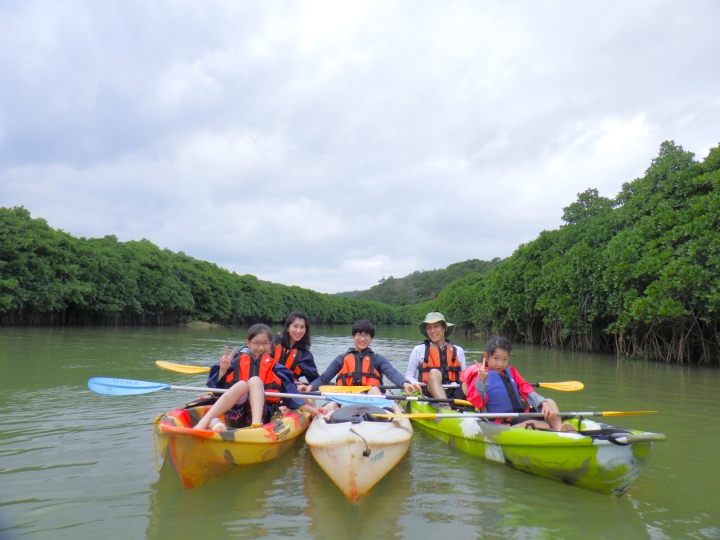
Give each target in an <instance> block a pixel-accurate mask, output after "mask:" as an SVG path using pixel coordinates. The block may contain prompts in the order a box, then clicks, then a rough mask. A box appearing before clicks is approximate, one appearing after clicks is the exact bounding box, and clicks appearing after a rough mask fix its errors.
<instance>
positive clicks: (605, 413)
mask: <svg viewBox="0 0 720 540" xmlns="http://www.w3.org/2000/svg"><path fill="white" fill-rule="evenodd" d="M656 412H657V411H603V412H602V413H601V414H602V416H635V415H638V414H653V413H656Z"/></svg>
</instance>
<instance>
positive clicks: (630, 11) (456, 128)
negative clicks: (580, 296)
mask: <svg viewBox="0 0 720 540" xmlns="http://www.w3.org/2000/svg"><path fill="white" fill-rule="evenodd" d="M719 20H720V3H719V2H716V1H712V0H708V1H704V2H703V1H693V0H690V1H688V2H682V3H680V2H677V1H672V2H671V1H663V0H654V1H635V2H626V1H613V0H610V1H583V2H577V1H563V0H556V1H545V2H538V1H535V0H532V1H530V0H529V1H520V0H506V1H483V2H470V1H469V2H454V1H443V2H437V1H435V2H429V1H422V0H412V1H409V0H408V1H394V2H387V1H382V2H373V1H363V2H343V1H337V0H334V1H327V2H326V1H313V0H308V1H304V2H281V1H278V2H237V1H236V0H228V1H220V0H218V1H215V0H207V1H202V2H197V1H195V0H193V1H186V0H172V1H163V0H142V1H135V0H123V1H115V0H104V1H103V2H96V1H89V0H88V1H82V0H65V1H64V0H59V1H50V0H2V1H1V2H0V206H5V207H13V206H24V207H25V208H27V209H28V210H29V211H30V212H31V214H32V215H33V217H36V218H44V219H45V220H47V222H48V223H49V224H50V226H52V227H54V228H59V229H62V230H64V231H66V232H69V233H71V234H73V235H75V236H79V237H102V236H105V235H108V234H112V235H115V236H117V237H118V239H120V240H122V241H126V240H139V239H142V238H146V239H148V240H150V241H151V242H153V243H155V244H157V245H158V246H160V247H161V248H168V249H171V250H173V251H183V252H185V253H186V254H188V255H191V256H193V257H196V258H198V259H203V260H208V261H212V262H214V263H216V264H218V265H219V266H221V267H223V268H227V269H229V270H231V271H235V272H238V273H240V274H246V273H249V274H253V275H255V276H257V277H258V278H260V279H264V280H269V281H273V282H277V283H283V284H287V285H299V286H302V287H307V288H311V289H314V290H317V291H321V292H329V293H334V292H339V291H347V290H356V289H367V288H369V287H370V286H372V285H374V284H375V283H377V282H378V280H380V279H381V278H383V277H388V276H391V275H392V276H395V277H400V276H403V275H406V274H409V273H411V272H413V271H415V270H426V269H433V268H443V267H445V266H447V265H449V264H452V263H454V262H458V261H463V260H467V259H473V258H477V259H484V260H491V259H493V258H495V257H503V258H504V257H507V256H509V255H511V254H512V253H513V251H514V250H515V249H516V248H517V247H518V246H519V245H520V244H522V243H525V242H529V241H531V240H533V239H534V238H536V237H537V235H538V234H539V233H540V232H541V231H542V230H549V229H555V228H557V227H559V226H561V225H562V220H561V216H562V213H563V207H565V206H567V205H569V204H571V203H572V202H573V201H575V200H576V198H577V194H578V193H580V192H582V191H585V190H586V189H588V188H596V189H598V190H599V192H600V194H601V195H603V196H605V197H611V198H612V197H614V196H615V195H616V194H617V193H618V191H619V190H620V189H621V187H622V184H623V183H625V182H630V181H632V180H633V179H634V178H637V177H639V176H642V175H643V173H644V171H645V169H646V168H647V167H648V166H649V165H650V162H651V160H652V159H653V158H654V157H656V156H657V154H658V149H659V146H660V143H661V142H663V141H665V140H674V141H675V142H676V143H677V144H680V145H682V146H683V147H684V148H685V149H686V150H689V151H692V152H695V154H696V156H697V158H698V159H702V158H703V157H704V156H706V155H707V153H708V152H709V149H710V148H711V147H715V146H717V145H718V143H720V32H718V31H717V24H718V22H717V21H719Z"/></svg>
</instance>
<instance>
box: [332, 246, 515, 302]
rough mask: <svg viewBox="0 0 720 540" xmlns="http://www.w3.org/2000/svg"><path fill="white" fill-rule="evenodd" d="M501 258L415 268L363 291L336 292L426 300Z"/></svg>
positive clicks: (366, 297)
mask: <svg viewBox="0 0 720 540" xmlns="http://www.w3.org/2000/svg"><path fill="white" fill-rule="evenodd" d="M500 261H501V259H500V258H495V259H493V260H492V261H481V260H479V259H470V260H469V261H464V262H459V263H455V264H451V265H450V266H448V267H447V268H442V269H440V270H418V271H415V272H413V273H412V274H408V275H407V276H405V277H401V278H394V277H392V276H390V277H389V278H387V279H385V278H383V279H381V280H380V282H379V283H378V284H377V285H374V286H373V287H370V289H368V290H366V291H348V292H341V293H337V294H338V296H349V297H353V298H361V299H363V300H374V301H376V302H383V303H385V304H391V305H394V306H407V305H412V304H419V303H420V302H425V301H427V300H434V299H435V297H436V296H437V294H438V293H439V292H440V291H442V290H443V289H444V288H445V287H447V286H448V285H449V284H450V283H452V282H453V281H456V280H458V279H460V278H462V277H464V276H466V275H467V274H469V273H471V272H477V273H479V274H487V273H488V272H489V271H490V270H492V269H493V268H494V267H495V266H497V265H498V263H499V262H500Z"/></svg>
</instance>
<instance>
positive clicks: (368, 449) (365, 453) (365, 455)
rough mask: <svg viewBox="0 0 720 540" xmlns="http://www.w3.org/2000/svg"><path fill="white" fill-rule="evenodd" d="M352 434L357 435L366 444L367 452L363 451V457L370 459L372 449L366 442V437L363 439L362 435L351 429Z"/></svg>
mask: <svg viewBox="0 0 720 540" xmlns="http://www.w3.org/2000/svg"><path fill="white" fill-rule="evenodd" d="M350 433H354V434H355V435H357V436H358V437H360V438H361V439H362V440H363V442H364V443H365V450H363V453H362V455H363V457H370V454H371V453H372V452H370V447H369V446H368V443H367V441H366V440H365V437H363V436H362V435H360V434H359V433H358V432H357V431H355V430H354V429H353V428H350Z"/></svg>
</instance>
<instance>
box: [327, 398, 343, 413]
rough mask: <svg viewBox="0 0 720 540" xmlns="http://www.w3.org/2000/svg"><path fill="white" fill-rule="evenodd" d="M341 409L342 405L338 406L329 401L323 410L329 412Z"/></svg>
mask: <svg viewBox="0 0 720 540" xmlns="http://www.w3.org/2000/svg"><path fill="white" fill-rule="evenodd" d="M339 408H340V405H338V404H337V403H336V402H334V401H328V402H327V403H325V405H323V409H325V410H326V411H327V412H331V411H336V410H338V409H339Z"/></svg>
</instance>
